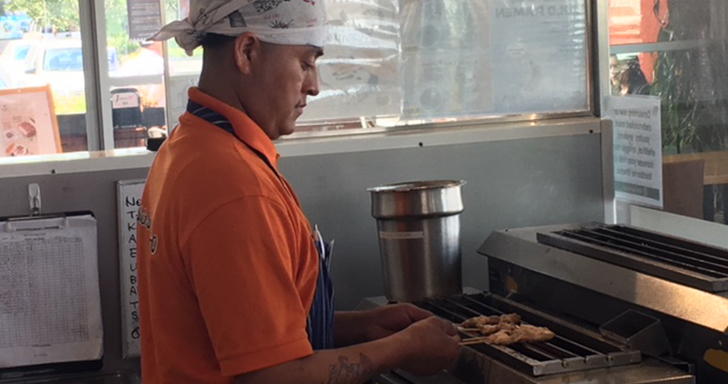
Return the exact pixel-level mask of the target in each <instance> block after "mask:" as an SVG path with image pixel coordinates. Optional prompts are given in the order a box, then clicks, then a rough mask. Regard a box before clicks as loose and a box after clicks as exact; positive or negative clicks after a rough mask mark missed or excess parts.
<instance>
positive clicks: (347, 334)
mask: <svg viewBox="0 0 728 384" xmlns="http://www.w3.org/2000/svg"><path fill="white" fill-rule="evenodd" d="M366 317H367V312H364V311H337V312H336V314H335V315H334V345H335V346H336V347H346V346H349V345H354V344H360V343H363V342H365V341H367V339H366V335H365V332H366V326H367V319H366Z"/></svg>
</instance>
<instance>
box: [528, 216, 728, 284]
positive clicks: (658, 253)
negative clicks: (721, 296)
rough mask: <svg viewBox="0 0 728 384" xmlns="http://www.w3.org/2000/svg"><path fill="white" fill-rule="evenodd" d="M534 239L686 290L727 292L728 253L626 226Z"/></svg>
mask: <svg viewBox="0 0 728 384" xmlns="http://www.w3.org/2000/svg"><path fill="white" fill-rule="evenodd" d="M536 236H537V240H538V242H539V243H541V244H545V245H549V246H552V247H556V248H560V249H563V250H566V251H571V252H575V253H578V254H580V255H583V256H587V257H591V258H594V259H597V260H602V261H606V262H608V263H612V264H615V265H619V266H622V267H626V268H629V269H632V270H635V271H638V272H644V273H647V274H650V275H653V276H656V277H660V278H664V279H667V280H670V281H674V282H676V283H680V284H684V285H687V286H689V287H693V288H697V289H700V290H703V291H707V292H713V293H718V292H725V291H728V251H723V250H720V249H716V248H712V247H707V246H704V245H702V244H699V243H695V242H691V241H687V240H683V239H679V238H675V237H671V236H666V235H662V234H658V233H654V232H650V231H646V230H643V229H638V228H635V227H631V226H626V225H604V224H602V225H591V226H582V227H578V228H570V229H564V230H557V231H553V232H538V233H537V235H536ZM711 268H712V269H711Z"/></svg>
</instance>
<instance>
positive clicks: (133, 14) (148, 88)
mask: <svg viewBox="0 0 728 384" xmlns="http://www.w3.org/2000/svg"><path fill="white" fill-rule="evenodd" d="M167 2H168V3H175V2H172V1H167ZM104 4H105V11H106V41H107V49H108V51H109V58H110V64H109V73H108V75H109V84H110V88H109V100H110V103H111V113H112V126H113V128H108V129H113V131H114V147H115V148H126V147H138V146H144V145H145V143H146V141H145V140H146V138H147V136H148V133H149V130H150V129H151V130H153V131H154V130H156V131H162V132H164V131H166V128H167V123H166V118H165V107H166V97H165V84H164V53H163V51H162V43H150V42H147V41H146V39H147V38H148V37H150V36H151V35H152V34H153V33H154V32H156V31H157V30H158V29H159V28H160V27H161V25H162V13H161V12H162V11H161V6H160V2H159V1H158V0H152V1H150V0H104ZM112 58H113V59H112Z"/></svg>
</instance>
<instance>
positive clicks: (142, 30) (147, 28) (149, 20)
mask: <svg viewBox="0 0 728 384" xmlns="http://www.w3.org/2000/svg"><path fill="white" fill-rule="evenodd" d="M126 6H127V11H128V15H129V38H130V39H131V40H146V39H148V38H150V37H152V36H153V35H154V34H155V33H157V31H159V30H160V29H161V28H162V4H161V2H160V1H159V0H127V3H126Z"/></svg>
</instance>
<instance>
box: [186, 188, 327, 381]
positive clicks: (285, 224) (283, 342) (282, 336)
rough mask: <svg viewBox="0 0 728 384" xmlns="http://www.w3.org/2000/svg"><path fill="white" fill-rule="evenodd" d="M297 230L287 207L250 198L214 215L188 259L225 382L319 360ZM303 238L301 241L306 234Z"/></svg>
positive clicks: (193, 241)
mask: <svg viewBox="0 0 728 384" xmlns="http://www.w3.org/2000/svg"><path fill="white" fill-rule="evenodd" d="M296 232H300V228H296V225H295V222H294V221H292V219H291V217H290V216H289V214H288V212H287V211H286V209H285V208H284V207H283V205H281V204H279V203H277V202H275V201H273V200H270V199H268V198H265V197H260V196H256V197H246V198H241V199H238V200H235V201H233V202H230V203H227V204H225V205H223V206H221V207H220V208H218V209H216V210H215V211H213V212H212V213H211V214H209V215H208V216H207V217H206V218H205V219H204V220H203V221H202V222H201V223H200V224H199V225H198V226H197V227H196V228H195V229H194V230H193V231H192V232H191V234H190V236H189V238H188V239H187V241H186V243H185V244H183V257H184V258H185V260H184V262H185V266H186V268H187V273H188V276H189V277H190V279H191V283H192V285H193V287H194V290H195V293H196V295H197V299H198V302H199V306H200V310H201V312H202V316H203V318H204V321H205V324H206V326H207V332H208V333H209V337H210V340H211V342H212V346H213V349H214V351H215V354H216V356H217V359H218V361H219V363H220V367H221V370H222V373H223V375H225V376H235V375H240V374H243V373H248V372H252V371H256V370H259V369H263V368H267V367H271V366H275V365H279V364H281V363H284V362H287V361H291V360H295V359H298V358H302V357H305V356H308V355H310V354H312V353H313V351H312V349H311V345H310V343H309V341H308V335H307V333H306V321H307V317H308V314H307V310H308V308H304V304H303V300H302V299H301V293H300V292H299V291H298V289H297V287H296V283H295V276H296V271H297V267H296V266H294V264H293V263H294V261H295V260H297V257H296V252H297V250H296V249H297V246H298V244H299V242H298V241H296V238H297V234H296ZM298 236H299V237H300V235H298Z"/></svg>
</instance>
